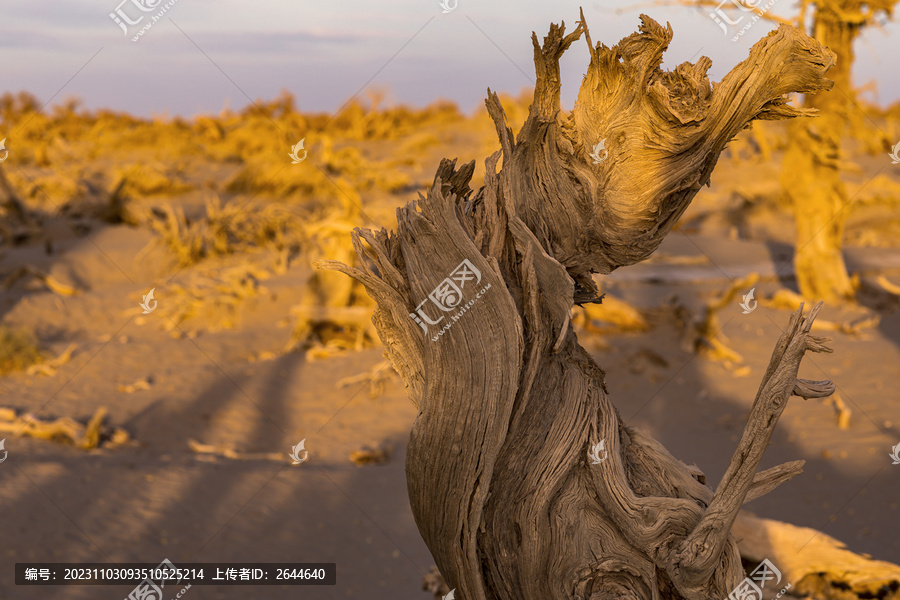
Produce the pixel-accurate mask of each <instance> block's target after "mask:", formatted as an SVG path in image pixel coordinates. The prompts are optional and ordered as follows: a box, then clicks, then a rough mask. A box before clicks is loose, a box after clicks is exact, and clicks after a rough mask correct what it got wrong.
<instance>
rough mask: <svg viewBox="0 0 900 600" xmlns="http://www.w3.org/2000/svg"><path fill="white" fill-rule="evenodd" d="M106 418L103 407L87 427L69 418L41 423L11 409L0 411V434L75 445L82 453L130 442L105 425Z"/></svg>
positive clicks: (28, 415)
mask: <svg viewBox="0 0 900 600" xmlns="http://www.w3.org/2000/svg"><path fill="white" fill-rule="evenodd" d="M105 418H106V407H103V406H101V407H100V408H98V409H97V410H96V412H94V415H93V416H92V417H91V418H90V420H89V421H88V422H87V424H86V425H82V424H81V423H79V422H78V421H76V420H74V419H70V418H69V417H60V418H59V419H55V420H53V421H42V420H41V419H38V418H37V417H36V416H34V415H32V414H24V415H19V416H17V415H16V411H15V410H14V409H11V408H0V432H10V433H14V434H15V435H18V436H27V437H36V438H41V439H45V440H53V441H57V442H64V443H69V444H74V445H75V446H76V447H77V448H81V449H82V450H91V449H93V448H97V447H99V446H101V445H102V446H103V447H107V448H112V447H116V446H121V445H122V444H125V443H127V442H128V441H129V440H130V439H131V437H130V436H129V435H128V432H127V431H125V430H124V429H121V428H119V427H110V426H107V425H104V424H103V421H104V419H105Z"/></svg>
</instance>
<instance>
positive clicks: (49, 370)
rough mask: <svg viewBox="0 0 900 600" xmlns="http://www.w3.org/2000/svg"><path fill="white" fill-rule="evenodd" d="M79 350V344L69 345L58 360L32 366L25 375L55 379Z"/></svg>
mask: <svg viewBox="0 0 900 600" xmlns="http://www.w3.org/2000/svg"><path fill="white" fill-rule="evenodd" d="M77 348H78V345H77V344H69V346H68V347H67V348H66V349H65V350H63V352H62V354H60V355H59V356H57V357H56V358H54V359H52V360H48V361H45V362H42V363H38V364H36V365H31V366H30V367H28V368H27V369H26V370H25V373H26V374H27V375H46V376H47V377H53V376H54V375H56V371H57V370H58V369H59V368H60V367H61V366H63V365H65V364H68V362H69V361H70V360H72V355H73V354H74V353H75V350H76V349H77Z"/></svg>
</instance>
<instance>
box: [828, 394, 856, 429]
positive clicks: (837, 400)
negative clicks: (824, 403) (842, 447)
mask: <svg viewBox="0 0 900 600" xmlns="http://www.w3.org/2000/svg"><path fill="white" fill-rule="evenodd" d="M831 406H832V407H833V408H834V419H835V423H837V426H838V429H849V428H850V417H851V416H852V415H853V411H852V410H850V408H849V407H848V406H847V403H846V402H844V400H843V398H841V396H840V394H838V393H837V392H835V393H834V395H832V396H831Z"/></svg>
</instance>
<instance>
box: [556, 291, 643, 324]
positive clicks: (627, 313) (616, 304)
mask: <svg viewBox="0 0 900 600" xmlns="http://www.w3.org/2000/svg"><path fill="white" fill-rule="evenodd" d="M572 323H574V324H575V325H577V326H579V327H581V328H582V329H584V330H585V331H589V332H591V333H609V332H611V331H646V330H647V329H649V325H648V324H647V320H646V319H645V318H644V316H643V315H642V314H641V313H640V311H639V310H638V309H636V308H635V307H634V306H632V305H631V304H629V303H628V302H625V301H624V300H621V299H619V298H616V297H614V296H610V295H609V294H604V295H603V301H602V302H597V303H590V304H585V305H584V306H578V307H575V308H573V309H572ZM604 325H606V326H605V327H604Z"/></svg>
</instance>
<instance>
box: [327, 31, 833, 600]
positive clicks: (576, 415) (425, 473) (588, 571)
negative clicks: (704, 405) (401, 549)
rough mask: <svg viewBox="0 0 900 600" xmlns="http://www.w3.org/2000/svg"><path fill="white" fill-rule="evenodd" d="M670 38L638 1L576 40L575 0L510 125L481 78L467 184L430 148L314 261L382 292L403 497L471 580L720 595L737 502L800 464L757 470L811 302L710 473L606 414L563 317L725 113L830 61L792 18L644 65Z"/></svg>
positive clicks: (520, 587) (732, 569)
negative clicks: (731, 60)
mask: <svg viewBox="0 0 900 600" xmlns="http://www.w3.org/2000/svg"><path fill="white" fill-rule="evenodd" d="M582 33H584V34H585V36H586V37H587V39H588V47H589V51H590V64H589V66H588V71H587V74H586V76H585V79H584V81H583V82H582V86H581V91H580V93H579V96H578V101H577V103H576V105H575V108H574V110H573V111H572V112H571V113H569V114H562V113H561V111H560V103H559V85H560V82H559V58H560V56H561V55H562V53H563V52H565V50H566V49H567V48H568V47H570V46H571V44H572V43H573V42H575V41H576V40H577V39H578V38H579V37H580V35H581V34H582ZM671 38H672V30H671V28H669V27H666V28H663V27H662V26H660V25H659V24H657V23H656V22H655V21H653V20H652V19H650V18H649V17H646V16H642V17H641V28H640V31H639V32H638V33H636V34H633V35H631V36H629V37H627V38H625V39H623V40H622V41H621V42H620V43H619V44H618V45H616V46H614V47H613V48H607V47H605V46H603V45H602V44H597V45H596V46H593V45H592V43H591V42H590V38H589V36H588V31H587V27H586V25H585V24H584V19H583V16H582V20H581V22H580V23H579V25H578V27H577V28H576V29H575V31H574V32H572V33H571V34H568V35H566V33H565V26H564V24H563V25H560V26H556V25H553V26H551V28H550V33H549V34H548V35H547V37H546V38H545V39H544V41H543V44H539V43H538V40H537V37H536V36H535V37H534V38H533V42H534V59H535V70H536V73H537V85H536V87H535V98H534V102H533V104H532V106H531V109H530V112H529V117H528V119H527V121H526V123H525V125H524V126H523V128H522V130H521V131H520V132H519V134H518V137H517V138H515V139H514V137H513V134H512V131H511V130H510V129H509V128H508V127H507V125H506V120H505V115H504V113H503V109H502V107H501V105H500V102H499V99H498V98H497V96H496V95H495V94H493V93H489V97H488V99H487V106H488V111H489V113H490V115H491V116H492V117H493V119H494V122H495V124H496V127H497V132H498V135H499V138H500V146H501V151H500V152H498V153H496V154H494V155H493V156H491V157H490V158H488V159H487V161H486V167H487V168H486V174H485V182H484V186H483V187H482V188H481V189H479V190H478V191H477V192H475V191H473V190H472V189H471V188H470V187H469V182H470V181H471V178H472V174H473V171H474V163H469V164H467V165H463V166H462V167H460V168H457V167H456V161H447V160H445V161H443V162H442V163H441V165H440V167H439V168H438V170H437V174H436V176H435V180H434V184H433V186H432V187H431V189H429V190H428V192H427V194H426V195H425V196H423V197H420V199H419V201H418V202H417V203H412V204H410V205H408V206H406V207H403V208H401V209H398V212H397V221H398V228H397V231H396V233H391V232H388V231H386V230H383V229H382V230H380V231H370V230H359V229H358V230H356V231H355V232H354V235H353V243H354V247H355V249H356V253H357V256H358V267H356V268H352V267H349V266H346V265H343V264H340V263H336V262H333V261H324V262H321V263H318V264H319V266H322V267H326V268H332V269H336V270H339V271H342V272H344V273H346V274H348V275H350V276H352V277H354V278H356V279H357V280H359V281H360V282H362V283H363V285H364V286H365V287H366V289H367V291H368V293H369V294H370V295H371V296H372V298H373V299H374V300H375V301H376V303H377V305H378V308H377V310H376V312H375V316H374V318H373V322H374V324H375V327H376V329H377V331H378V334H379V336H380V338H381V340H382V342H383V343H384V346H385V352H386V355H387V357H388V358H389V359H390V360H391V361H392V363H393V364H394V366H395V367H396V369H397V371H398V372H399V373H400V375H401V376H402V377H403V379H404V381H405V382H406V384H407V386H408V390H409V394H410V397H411V399H412V400H413V402H414V403H415V404H416V405H417V407H418V408H419V415H418V418H417V420H416V423H415V425H414V426H413V430H412V432H411V434H410V443H409V448H408V450H407V479H408V487H409V496H410V504H411V506H412V510H413V514H414V516H415V519H416V523H417V525H418V527H419V530H420V532H421V533H422V536H423V538H424V539H425V542H426V544H427V545H428V547H429V549H430V550H431V552H432V555H433V556H434V558H435V561H436V563H437V565H438V567H439V568H440V571H441V573H442V574H443V576H444V578H445V579H446V580H447V582H448V583H450V587H452V588H455V589H456V590H457V592H458V593H459V594H460V597H462V598H466V599H467V600H469V599H471V600H494V599H498V600H499V599H501V598H502V599H507V598H517V599H523V600H538V599H540V600H546V599H548V598H553V599H558V600H562V599H566V600H575V599H579V600H587V599H591V600H599V599H601V598H648V599H650V598H652V599H675V598H679V599H681V598H686V599H690V600H707V599H708V598H723V597H725V596H727V595H728V593H729V592H730V591H731V589H732V588H734V586H735V585H736V584H737V583H738V582H739V581H740V579H742V578H743V571H742V569H741V562H740V556H739V555H738V551H737V547H736V546H735V542H734V540H733V538H731V537H730V534H729V529H730V527H731V524H732V522H733V521H734V519H735V517H736V515H737V511H738V510H739V509H740V506H741V505H742V504H743V503H744V502H746V501H747V500H748V499H751V498H753V497H757V496H759V495H761V494H763V493H765V492H766V491H769V490H771V489H773V488H774V487H775V486H776V485H778V484H779V483H782V482H784V481H786V480H788V479H790V478H791V477H793V476H794V475H796V474H797V473H798V472H799V465H798V464H796V463H791V464H788V465H783V466H782V467H777V468H776V469H770V470H769V471H765V472H763V473H757V472H756V470H757V468H758V466H759V459H760V457H761V455H762V451H763V449H764V448H765V446H766V444H767V442H768V439H769V436H771V433H772V429H773V428H774V426H775V422H777V418H778V415H780V414H781V411H782V410H783V408H784V405H785V402H786V401H787V399H788V397H789V396H790V395H791V394H793V393H799V394H801V395H804V396H816V395H819V394H823V393H825V392H826V391H828V384H826V383H813V382H803V381H800V380H798V379H797V369H798V367H799V364H800V361H801V359H802V357H803V354H804V352H806V351H807V350H812V351H824V350H825V347H824V345H823V341H822V340H820V339H818V338H814V337H812V336H810V335H809V325H810V323H811V322H812V320H813V319H814V318H815V314H816V312H817V311H818V309H817V308H816V309H814V310H813V311H812V312H811V313H810V315H809V316H803V315H802V310H801V311H797V313H795V314H794V316H793V317H792V319H791V323H790V326H789V328H788V332H787V333H786V334H785V335H784V336H783V337H782V339H781V341H780V342H779V344H778V347H777V348H776V351H775V354H774V355H773V358H772V364H771V365H770V367H769V370H768V371H767V373H766V376H765V378H764V379H763V383H762V386H761V387H760V392H759V394H758V396H757V399H756V401H755V402H754V408H753V410H752V412H751V418H750V421H749V423H748V426H747V431H746V432H745V434H744V437H743V438H742V440H741V443H740V445H739V447H738V449H737V450H736V452H735V457H734V459H733V460H732V464H731V467H730V468H729V470H728V473H727V475H726V478H725V479H724V480H723V482H722V483H721V484H720V485H719V486H718V487H717V489H716V490H715V492H713V491H712V490H711V489H710V488H708V487H706V485H705V478H704V477H703V475H702V473H700V472H699V470H697V469H696V468H692V467H687V466H686V465H684V464H683V463H681V462H680V461H678V460H677V459H675V458H674V457H672V456H671V455H670V454H669V453H668V452H667V451H666V450H665V449H664V448H663V447H662V446H661V445H660V444H658V443H657V442H655V441H654V440H652V439H651V438H649V437H648V436H646V435H644V434H642V433H640V432H639V431H637V430H635V429H633V428H631V427H628V426H627V425H626V424H625V423H624V422H622V420H621V419H620V417H619V415H618V413H617V412H616V410H615V408H614V407H613V405H612V404H611V403H610V401H609V398H608V397H607V391H606V386H605V374H604V372H603V371H602V370H601V369H600V367H599V366H597V365H596V364H595V363H594V362H593V360H592V359H591V357H590V356H589V355H588V353H587V352H586V351H585V350H584V349H582V348H581V346H579V345H578V343H577V339H576V336H575V333H574V331H573V328H572V326H571V323H570V314H571V309H572V306H573V305H574V304H576V303H580V302H587V301H590V300H591V299H593V298H594V297H595V296H596V287H595V285H594V284H593V282H592V280H591V274H592V273H597V272H599V273H609V272H610V271H612V270H613V269H616V268H618V267H621V266H625V265H629V264H633V263H635V262H638V261H640V260H643V259H645V258H646V257H648V256H649V255H650V254H651V253H652V252H653V251H654V250H655V249H656V247H657V246H658V245H659V243H660V242H661V241H662V239H663V237H664V236H665V235H666V234H667V233H668V232H669V231H670V230H671V228H672V226H673V225H674V223H675V221H676V220H677V219H678V217H679V216H680V215H681V214H682V213H683V212H684V210H685V209H686V208H687V206H688V204H689V202H690V200H691V199H692V198H693V196H694V195H695V194H696V192H697V190H698V189H699V188H700V186H701V185H702V184H704V183H708V182H709V177H710V174H711V172H712V169H713V167H714V166H715V163H716V160H717V159H718V156H719V153H720V152H721V151H722V149H723V148H724V146H725V144H726V143H727V142H728V141H729V140H730V139H731V138H732V136H734V134H735V133H737V132H738V131H739V130H740V129H741V128H743V127H745V126H746V125H747V124H748V123H749V122H750V121H751V120H752V119H763V118H765V119H780V118H787V117H792V116H798V115H802V114H806V112H805V111H802V110H799V109H795V108H792V107H790V106H789V105H788V104H787V102H786V100H785V99H784V98H783V96H784V94H787V93H788V92H810V91H813V90H817V89H825V88H828V87H829V85H830V84H829V82H828V81H827V80H826V79H825V78H824V77H823V73H824V71H825V70H826V69H827V68H828V66H829V65H830V64H831V61H832V60H833V56H832V55H831V54H830V53H829V51H828V50H826V49H824V48H823V47H821V46H820V45H818V44H817V43H816V42H815V41H813V40H811V39H809V38H808V37H806V36H805V35H803V34H802V33H801V32H799V31H797V30H795V29H792V28H790V27H786V26H783V27H781V28H780V29H779V30H778V31H777V32H773V33H772V34H770V35H769V36H768V37H767V38H765V39H763V40H761V41H760V42H759V43H758V44H756V45H755V46H754V47H753V49H752V51H751V53H750V56H749V58H748V59H747V60H746V61H744V62H743V63H741V64H740V65H738V66H737V67H736V68H735V69H734V70H732V72H731V73H729V74H728V75H727V76H726V77H725V79H724V80H723V81H722V82H721V83H720V84H719V85H717V86H716V87H712V86H711V85H710V82H709V80H708V79H707V77H706V71H707V69H708V68H709V66H710V64H711V63H710V60H709V59H708V58H705V57H703V58H701V59H700V60H699V61H698V62H697V63H696V64H689V63H685V64H682V65H680V66H678V67H677V68H676V69H675V71H674V72H666V71H662V70H661V69H660V68H659V65H660V62H661V60H662V53H663V51H664V50H665V48H666V46H667V45H668V43H669V41H670V40H671ZM601 142H604V144H601ZM501 156H502V159H503V168H502V169H501V170H500V171H499V172H498V170H497V166H498V164H499V161H500V159H501ZM423 333H424V335H423ZM600 442H603V444H604V445H605V450H603V452H605V453H604V454H603V457H602V458H600V454H601V450H602V449H603V448H604V446H601V445H600ZM607 453H608V454H607ZM589 456H590V457H592V458H591V459H590V460H588V457H589Z"/></svg>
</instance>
